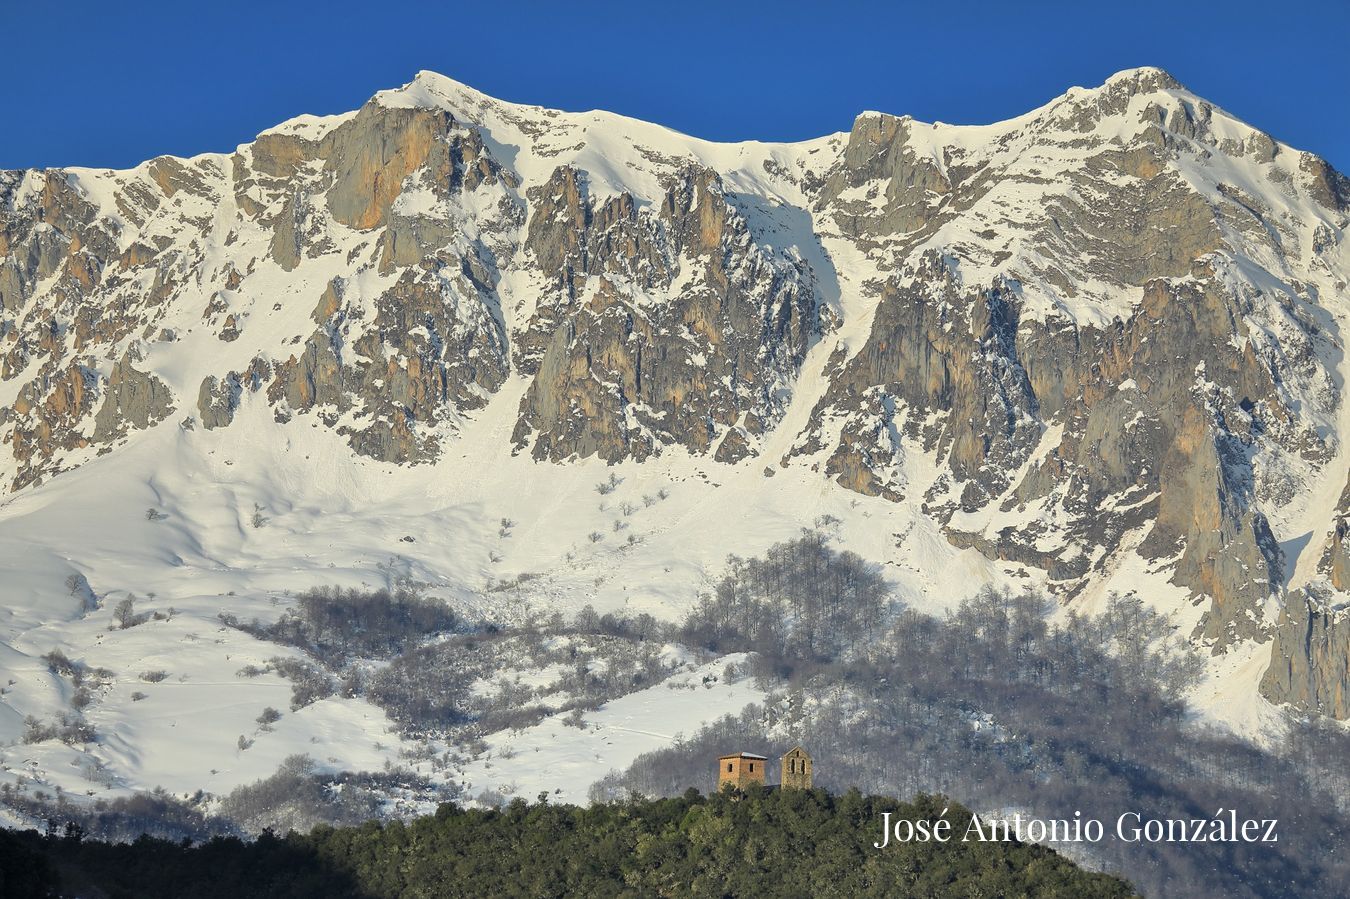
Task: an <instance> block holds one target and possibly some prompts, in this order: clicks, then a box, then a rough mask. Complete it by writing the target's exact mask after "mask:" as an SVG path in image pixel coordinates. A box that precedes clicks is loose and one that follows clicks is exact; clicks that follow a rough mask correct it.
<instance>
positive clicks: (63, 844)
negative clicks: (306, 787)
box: [0, 788, 1133, 899]
mask: <svg viewBox="0 0 1350 899" xmlns="http://www.w3.org/2000/svg"><path fill="white" fill-rule="evenodd" d="M944 808H947V809H948V814H947V815H946V819H947V820H950V821H951V822H952V830H953V831H954V832H955V833H956V834H962V833H964V832H965V830H966V827H967V825H968V824H969V822H970V812H968V811H966V810H965V809H963V808H961V807H960V806H959V805H957V804H956V803H953V802H949V801H947V800H945V799H943V798H941V797H930V796H920V797H919V798H918V799H916V800H915V801H914V802H912V803H904V802H898V801H896V800H893V799H888V798H882V797H876V796H867V797H864V796H863V795H861V794H860V793H858V792H857V791H856V790H854V791H850V792H848V793H847V794H845V795H842V796H832V795H830V794H828V793H826V792H825V791H823V790H814V791H810V792H807V791H773V792H770V791H764V790H760V789H758V788H753V789H752V792H751V793H750V794H749V795H747V796H744V797H741V796H736V795H731V794H727V795H714V796H709V797H704V796H702V795H700V794H699V793H698V792H697V791H694V790H690V791H688V792H687V793H685V794H684V795H683V796H681V797H679V798H674V799H660V800H631V801H626V802H620V803H603V804H597V805H593V806H591V807H589V808H578V807H576V806H572V805H552V804H549V803H546V802H542V801H541V802H539V803H537V804H528V803H526V802H525V801H524V800H516V801H514V802H512V803H511V804H510V805H509V806H508V807H506V808H505V809H503V810H500V811H498V810H491V811H480V810H465V809H461V808H458V807H456V806H454V805H449V804H447V805H444V806H442V807H441V809H440V810H439V811H438V812H437V813H436V814H435V815H434V816H429V817H425V818H420V819H417V820H415V821H412V822H410V823H408V824H403V823H401V822H393V823H390V824H386V825H381V824H379V823H375V822H372V823H368V824H365V825H363V826H361V827H346V828H339V829H333V828H327V827H323V828H318V829H316V830H314V831H313V832H312V833H309V834H308V835H302V834H297V833H289V834H287V835H286V836H284V837H276V836H273V835H272V834H270V833H268V834H266V835H264V837H263V838H262V839H259V840H257V841H255V842H252V843H245V842H242V841H240V840H237V839H232V838H217V839H214V840H211V841H210V842H207V843H204V844H200V845H196V846H193V845H190V844H188V843H171V842H167V841H160V840H151V839H142V840H138V841H136V842H135V843H131V844H111V845H110V844H106V843H98V842H92V841H85V840H82V839H80V836H79V834H78V833H68V834H65V835H60V836H56V835H53V836H47V837H43V836H40V835H38V834H37V833H35V832H32V831H29V832H27V833H21V834H16V833H3V832H0V887H2V888H0V896H6V897H8V896H40V895H44V893H43V891H44V890H45V891H46V895H74V894H76V893H77V892H78V893H79V894H81V895H89V894H94V893H96V891H97V892H101V893H102V894H106V895H109V896H137V897H160V896H163V897H182V896H198V897H215V896H219V897H227V896H228V897H241V896H276V897H288V899H296V897H307V896H314V897H320V896H321V897H336V896H362V897H385V896H407V897H413V896H417V897H438V899H439V897H456V896H464V897H484V896H588V897H594V899H599V897H604V896H616V897H617V896H747V897H749V896H754V897H773V896H815V897H830V896H839V897H860V896H901V895H903V896H934V897H937V896H954V897H955V896H968V897H976V896H980V897H984V896H1037V897H1065V899H1068V897H1073V899H1089V897H1126V896H1130V895H1133V893H1132V891H1131V889H1130V887H1129V886H1128V885H1127V884H1126V883H1125V882H1124V881H1121V880H1118V879H1116V878H1114V877H1110V876H1107V875H1104V874H1093V873H1089V872H1086V871H1083V870H1081V869H1079V868H1078V867H1077V866H1076V865H1074V864H1073V863H1072V862H1069V861H1067V860H1066V859H1064V858H1063V857H1062V856H1060V855H1058V854H1056V853H1055V852H1054V851H1052V850H1050V849H1046V848H1044V847H1040V846H1031V845H1025V844H1021V843H1013V842H978V841H972V842H963V841H961V840H960V839H953V840H952V841H950V842H947V843H942V844H938V843H932V842H928V843H917V842H915V843H894V842H893V843H891V845H889V846H887V847H885V848H882V849H876V848H874V845H873V844H874V842H875V841H876V840H877V839H878V835H879V833H880V828H881V822H882V820H883V818H882V815H883V813H886V812H889V813H891V815H892V819H899V818H906V819H908V820H911V821H920V820H936V819H937V817H938V816H940V815H941V814H942V811H943V809H944Z"/></svg>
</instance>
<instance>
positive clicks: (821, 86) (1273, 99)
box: [0, 0, 1350, 171]
mask: <svg viewBox="0 0 1350 899" xmlns="http://www.w3.org/2000/svg"><path fill="white" fill-rule="evenodd" d="M1178 6H1179V4H1176V3H1161V2H1153V0H1131V2H1120V0H1116V2H1111V3H1109V4H1108V3H1096V2H1094V0H1080V2H1073V3H1068V2H1036V0H1023V2H1020V3H1018V2H1005V3H985V2H981V0H964V2H957V3H953V2H937V0H930V2H926V3H889V4H883V3H857V2H839V3H824V2H820V3H799V2H793V0H782V2H778V3H743V4H737V3H733V2H730V0H723V2H719V3H708V2H701V0H694V2H689V3H683V4H670V5H667V4H658V3H643V2H641V0H633V2H630V3H562V2H555V3H537V4H536V3H511V2H491V0H487V2H485V0H476V2H474V3H471V4H458V3H439V4H411V3H401V2H396V0H364V2H347V0H332V2H328V3H302V2H286V0H275V2H272V3H261V2H253V0H236V2H215V3H212V2H207V3H202V4H198V3H186V2H175V3H168V2H143V3H135V2H131V3H121V4H112V3H107V2H103V3H86V2H83V0H75V2H65V3H44V2H36V3H35V2H30V0H0V24H2V25H3V26H4V27H3V28H0V31H4V32H7V35H6V40H5V42H4V50H3V52H0V86H2V89H3V91H4V96H5V99H6V101H7V102H6V112H5V125H4V127H3V129H0V167H3V168H16V167H22V166H34V165H94V166H110V167H124V166H129V165H133V164H135V163H136V162H139V161H141V160H143V159H146V158H149V157H151V156H155V155H158V154H161V153H174V154H178V155H190V154H193V153H200V152H205V151H221V150H230V149H232V148H233V147H235V146H236V145H237V144H239V143H241V142H244V141H247V140H249V139H251V138H252V137H253V135H255V134H257V133H258V132H259V131H261V130H263V129H264V128H267V127H269V126H270V125H273V124H275V123H277V122H279V121H281V120H283V119H286V118H289V117H291V116H293V115H296V114H298V113H302V112H309V113H333V112H341V111H344V110H348V109H354V108H355V107H357V106H359V105H360V104H361V103H362V102H363V101H364V100H365V99H367V98H368V97H369V96H370V95H371V94H372V93H374V92H375V91H377V90H380V89H382V88H386V87H395V86H397V85H399V84H402V83H404V82H406V81H408V80H409V79H411V78H412V76H413V75H414V74H415V73H416V72H417V71H418V70H419V69H434V70H436V71H439V72H442V73H444V74H446V75H449V76H451V77H453V78H456V79H458V80H460V81H464V82H467V83H468V84H471V85H473V86H474V87H477V88H478V89H480V90H483V91H485V92H487V93H490V94H493V95H494V96H498V97H502V98H504V99H508V100H517V101H522V102H530V103H538V104H542V105H546V106H555V107H560V108H563V109H591V108H597V107H598V108H604V109H611V110H615V111H617V112H622V113H625V114H628V115H633V116H638V117H640V118H644V119H649V120H653V121H657V122H660V123H662V124H664V125H668V126H670V127H672V128H676V129H679V130H681V131H686V132H689V133H691V134H695V135H698V136H700V137H707V138H712V139H736V138H759V139H764V140H774V139H796V138H806V137H813V136H817V135H820V134H825V133H828V132H831V131H837V130H842V129H846V128H848V126H849V125H850V123H851V122H852V120H853V117H854V116H855V115H856V114H857V113H858V112H859V111H861V110H864V109H879V110H884V111H887V112H894V113H897V114H902V113H909V114H911V115H914V116H915V117H917V118H919V119H923V120H933V119H941V120H942V121H947V122H959V123H969V122H989V121H994V120H997V119H1001V118H1007V117H1009V116H1011V115H1016V114H1018V113H1020V112H1024V111H1026V110H1027V109H1030V108H1032V107H1034V106H1038V105H1040V104H1041V103H1043V102H1045V101H1046V100H1048V99H1050V98H1051V97H1054V96H1056V95H1058V94H1060V93H1062V92H1063V91H1064V90H1065V89H1066V88H1068V87H1070V86H1071V85H1075V84H1078V85H1085V86H1090V85H1095V84H1099V83H1101V82H1102V81H1103V80H1105V78H1106V77H1107V76H1108V75H1110V74H1111V73H1112V72H1115V71H1117V70H1119V69H1123V68H1129V67H1133V66H1139V65H1156V66H1161V67H1162V68H1165V69H1167V70H1169V71H1170V72H1172V73H1173V74H1174V75H1175V76H1176V77H1177V78H1178V79H1180V80H1181V81H1182V83H1184V84H1186V85H1187V86H1188V87H1190V88H1191V89H1192V90H1194V91H1195V92H1197V93H1199V94H1201V95H1202V96H1205V97H1207V98H1209V99H1210V100H1212V101H1214V102H1215V103H1217V104H1218V105H1220V106H1223V107H1224V108H1226V109H1228V110H1229V111H1231V112H1233V113H1234V114H1236V115H1238V116H1239V117H1241V118H1243V119H1246V120H1247V121H1249V122H1251V123H1252V124H1254V125H1256V126H1258V127H1261V128H1263V129H1265V130H1266V131H1269V132H1270V133H1271V134H1273V135H1275V136H1276V137H1277V138H1279V139H1280V140H1283V141H1285V142H1287V143H1290V144H1293V145H1294V146H1296V147H1299V148H1300V149H1307V150H1312V151H1313V152H1316V153H1319V154H1320V155H1322V156H1325V157H1326V158H1328V159H1329V160H1330V161H1331V162H1332V163H1333V164H1335V165H1336V166H1337V167H1338V168H1340V169H1342V170H1343V171H1345V170H1350V63H1348V62H1347V56H1348V54H1347V47H1348V46H1350V45H1347V36H1350V0H1325V2H1319V0H1308V2H1297V0H1285V2H1281V3H1259V4H1258V3H1252V2H1245V0H1234V2H1228V3H1215V2H1208V3H1191V4H1189V5H1188V6H1187V7H1186V8H1180V9H1179V8H1178Z"/></svg>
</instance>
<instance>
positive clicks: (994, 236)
mask: <svg viewBox="0 0 1350 899" xmlns="http://www.w3.org/2000/svg"><path fill="white" fill-rule="evenodd" d="M1347 227H1350V180H1348V179H1346V178H1345V177H1344V176H1342V175H1341V174H1339V173H1338V172H1336V171H1335V170H1334V169H1333V168H1331V167H1330V166H1329V165H1328V164H1327V163H1326V162H1324V161H1323V160H1320V159H1318V158H1317V157H1315V156H1313V155H1311V154H1308V153H1303V152H1300V151H1297V150H1294V149H1292V148H1290V147H1287V146H1285V145H1283V144H1281V143H1279V142H1278V141H1277V140H1275V139H1274V138H1272V137H1270V136H1269V135H1266V134H1264V133H1262V132H1261V131H1259V130H1258V129H1255V128H1253V127H1251V126H1249V125H1246V124H1245V123H1242V122H1240V121H1238V120H1237V119H1235V118H1233V117H1232V116H1230V115H1228V114H1227V113H1225V112H1223V111H1222V110H1221V109H1219V108H1217V107H1215V106H1214V105H1212V104H1210V103H1209V102H1207V101H1205V100H1203V99H1201V98H1199V97H1196V96H1195V95H1193V94H1191V93H1190V92H1188V91H1187V90H1186V89H1185V88H1184V87H1183V86H1181V85H1180V84H1178V83H1177V82H1176V81H1175V80H1173V79H1172V78H1171V77H1170V76H1168V75H1167V74H1166V73H1163V72H1160V71H1158V70H1155V69H1140V70H1135V71H1131V72H1125V73H1121V74H1120V75H1118V76H1115V77H1113V78H1112V79H1110V80H1109V81H1108V82H1107V83H1106V84H1105V85H1102V86H1100V87H1098V88H1095V89H1091V90H1084V89H1079V88H1075V89H1073V90H1071V91H1069V92H1068V93H1067V94H1065V95H1064V96H1063V97H1060V98H1057V99H1055V100H1053V101H1052V102H1050V103H1049V104H1047V105H1046V106H1044V107H1042V108H1040V109H1037V110H1034V111H1032V112H1030V113H1028V114H1026V115H1024V116H1021V117H1019V118H1016V119H1013V120H1010V121H1008V122H1003V123H998V124H995V125H989V126H980V127H954V126H946V125H941V124H927V123H921V122H917V121H914V120H912V119H910V118H907V117H895V116H891V115H885V114H880V113H865V114H863V115H861V116H859V117H858V118H857V120H856V121H855V122H854V123H853V125H852V128H851V129H850V130H849V131H848V132H846V133H841V134H838V135H831V136H827V137H825V138H821V139H819V140H815V141H808V142H805V143H801V144H787V145H769V144H756V143H748V144H738V145H717V144H709V143H707V142H703V141H698V140H695V139H693V138H688V137H685V136H683V135H678V134H674V133H672V132H669V131H666V130H664V129H660V128H657V127H655V126H651V125H647V124H645V123H640V122H634V121H632V120H628V119H623V118H622V117H618V116H611V115H608V114H603V113H562V112H557V111H553V110H545V109H538V108H534V107H526V106H518V105H514V104H508V103H502V102H499V101H496V100H493V99H491V98H488V97H484V96H483V95H481V94H477V93H476V92H473V91H472V90H470V89H468V88H465V87H463V86H462V85H458V84H456V83H454V82H452V81H449V80H448V79H444V78H442V77H440V76H436V75H432V74H430V73H423V74H422V75H419V76H418V78H417V79H416V80H415V81H413V82H412V83H410V84H409V85H406V86H405V87H404V88H401V89H399V90H396V91H389V92H384V93H381V94H379V95H377V96H376V97H374V98H373V99H372V100H371V101H369V102H368V103H366V104H365V105H364V106H363V107H361V109H359V110H357V111H355V112H352V113H349V114H346V115H342V116H334V117H327V118H316V117H301V118H299V119H295V120H293V121H291V122H288V123H285V124H283V125H281V126H279V127H278V128H276V129H273V130H272V131H269V132H267V133H264V134H263V135H260V136H259V137H258V138H257V140H255V141H253V142H252V143H250V144H246V145H243V146H241V147H239V148H238V150H237V151H235V152H234V153H229V154H215V155H205V156H200V157H196V158H193V159H174V158H169V157H162V158H159V159H155V160H151V161H150V162H147V163H145V164H144V165H142V166H139V167H138V168H136V169H134V170H130V171H125V172H112V171H102V170H89V169H70V170H45V171H37V170H33V171H18V172H4V173H0V434H3V449H2V450H0V473H3V475H4V480H5V483H6V486H7V488H8V490H9V491H11V492H17V491H26V490H32V489H35V488H39V487H40V486H41V485H42V484H43V483H45V482H47V481H49V480H50V479H51V478H52V477H53V476H54V475H57V474H59V473H61V472H63V471H68V470H70V469H72V468H76V467H78V466H80V465H82V464H84V463H86V462H88V461H89V460H90V459H92V458H95V457H96V456H98V455H100V454H106V453H109V452H116V451H117V450H118V448H119V447H123V446H125V445H127V444H129V443H131V442H134V441H135V440H136V439H137V435H138V434H142V433H145V432H147V431H150V430H152V429H155V428H167V427H177V428H181V429H183V430H185V431H196V430H197V429H201V430H203V431H210V432H220V431H225V432H228V431H230V430H231V429H240V428H244V427H257V426H259V425H258V422H265V423H270V424H269V425H268V426H270V427H276V428H282V429H297V428H306V429H312V428H318V429H323V430H324V431H330V432H332V433H333V434H334V435H336V436H337V437H338V438H339V439H341V440H342V441H344V442H345V444H346V446H347V447H348V450H349V451H350V453H351V455H352V457H353V459H356V458H364V459H368V460H374V461H377V462H379V463H382V464H393V465H408V466H415V465H424V464H425V465H434V464H437V463H438V462H441V461H443V460H444V459H446V458H447V456H451V455H453V454H454V453H455V451H456V441H457V439H459V434H460V433H461V431H462V429H463V428H464V426H465V425H466V423H467V422H471V421H473V420H474V418H475V416H477V415H479V414H481V413H482V411H483V410H484V409H485V408H486V407H488V406H489V405H490V404H492V403H493V402H494V400H497V399H499V398H500V399H501V401H502V402H503V403H505V404H508V405H509V407H510V411H511V421H510V424H509V427H508V428H507V429H506V430H505V431H504V432H503V433H502V434H501V447H500V452H501V453H503V454H510V453H516V454H521V455H524V456H528V457H529V458H532V459H533V460H536V463H537V464H539V465H568V464H572V463H574V462H575V460H579V459H588V458H598V459H600V460H604V461H605V462H609V463H620V462H627V461H645V460H659V459H662V458H675V457H681V456H693V457H698V458H705V459H707V460H708V461H709V462H710V463H712V464H716V465H724V466H732V467H734V466H746V467H753V469H754V470H755V471H756V472H759V471H763V473H764V478H765V479H764V481H763V483H764V485H765V486H764V490H765V491H769V490H771V489H772V487H771V484H772V482H771V481H770V480H768V478H769V477H770V476H772V475H773V474H774V473H775V471H781V470H783V469H787V468H806V469H809V470H812V471H814V472H817V473H818V475H819V479H820V481H821V484H822V489H825V488H824V485H827V484H833V485H835V487H832V488H830V489H840V490H847V491H854V492H856V493H857V494H860V495H863V496H868V497H879V498H882V499H884V500H886V501H887V502H890V503H894V504H897V505H905V504H912V505H913V507H914V509H915V513H916V514H917V515H921V516H923V517H924V518H926V519H927V520H929V521H931V522H933V523H935V525H936V527H938V528H939V529H940V533H941V534H942V535H943V536H944V537H945V539H946V541H948V542H949V543H950V544H951V545H952V546H953V547H956V548H962V549H968V550H971V551H973V552H975V553H978V554H980V555H981V556H982V557H984V558H987V559H989V560H993V561H994V562H995V563H997V564H998V565H999V566H1002V567H1003V569H1004V570H1006V571H1007V572H1008V573H1009V574H1010V576H1014V577H1027V578H1034V579H1037V580H1040V581H1043V582H1045V583H1047V584H1048V585H1049V586H1051V587H1052V589H1054V591H1055V592H1056V593H1057V595H1059V596H1060V597H1061V599H1062V600H1063V601H1064V602H1065V603H1067V604H1072V603H1074V602H1076V601H1079V600H1080V599H1082V600H1083V601H1088V600H1089V599H1090V597H1091V596H1093V595H1094V594H1095V593H1096V592H1100V591H1101V590H1104V589H1108V588H1114V586H1115V585H1116V584H1117V582H1118V581H1119V579H1120V578H1122V577H1124V575H1123V574H1122V572H1130V571H1139V572H1144V573H1146V574H1147V575H1148V576H1155V575H1156V576H1158V577H1160V578H1162V579H1163V580H1164V581H1165V582H1166V583H1167V584H1169V585H1170V586H1171V587H1174V588H1175V590H1176V591H1177V594H1178V595H1179V596H1180V597H1181V598H1182V603H1183V604H1185V605H1187V606H1194V607H1195V609H1196V611H1195V614H1193V615H1192V616H1191V617H1190V618H1189V619H1188V620H1189V621H1191V622H1192V624H1190V625H1188V632H1189V633H1190V635H1191V637H1192V638H1193V639H1194V640H1196V641H1197V642H1200V643H1202V644H1204V645H1205V646H1207V647H1209V648H1210V649H1211V650H1212V651H1213V652H1214V653H1215V654H1223V653H1226V652H1228V651H1230V650H1232V649H1234V648H1235V647H1250V646H1252V645H1254V644H1261V645H1262V646H1267V645H1268V646H1269V650H1265V649H1263V650H1262V651H1263V652H1265V651H1269V652H1271V653H1273V655H1272V664H1271V665H1270V668H1269V670H1268V672H1267V674H1266V675H1265V677H1264V680H1262V682H1261V689H1262V691H1263V692H1264V694H1265V695H1266V696H1267V697H1268V698H1269V699H1270V700H1271V701H1274V702H1277V703H1285V702H1287V703H1293V704H1295V705H1297V706H1299V707H1302V708H1309V709H1315V710H1318V711H1322V712H1324V713H1326V714H1332V715H1335V716H1337V717H1347V716H1350V709H1347V706H1346V703H1345V665H1346V660H1347V658H1350V645H1348V644H1347V639H1346V634H1345V628H1344V627H1343V624H1344V621H1343V618H1344V616H1343V615H1342V614H1340V613H1339V612H1337V611H1336V609H1337V608H1339V607H1340V605H1343V604H1344V595H1345V592H1347V591H1350V576H1348V575H1347V573H1346V572H1347V571H1350V568H1348V567H1347V565H1350V563H1347V562H1346V558H1345V550H1344V548H1343V547H1342V541H1343V540H1344V536H1345V535H1344V529H1345V526H1344V516H1345V514H1346V513H1347V509H1346V501H1345V499H1344V498H1342V500H1341V502H1340V503H1339V505H1335V504H1333V503H1330V502H1327V501H1324V500H1323V499H1322V497H1324V496H1326V495H1328V493H1329V492H1330V493H1331V494H1336V493H1339V492H1340V491H1341V490H1342V489H1343V488H1344V485H1345V484H1346V483H1347V475H1348V474H1350V449H1348V448H1347V445H1346V439H1347V437H1350V415H1347V413H1346V410H1345V407H1344V404H1343V403H1342V401H1341V390H1342V386H1343V384H1344V383H1345V377H1346V374H1347V368H1346V363H1345V361H1344V360H1345V338H1344V334H1343V328H1344V327H1345V326H1346V325H1347V324H1350V289H1347V279H1348V278H1350V250H1347V242H1346V240H1345V234H1346V229H1347ZM243 419H247V420H248V422H249V423H248V424H247V425H245V424H241V420H243ZM803 523H807V522H803ZM897 546H900V544H897ZM1338 597H1340V598H1338ZM1165 601H1171V600H1165Z"/></svg>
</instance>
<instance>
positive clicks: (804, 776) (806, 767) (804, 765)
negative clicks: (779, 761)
mask: <svg viewBox="0 0 1350 899" xmlns="http://www.w3.org/2000/svg"><path fill="white" fill-rule="evenodd" d="M778 782H779V783H780V784H782V788H783V789H784V790H809V789H811V756H809V755H807V754H806V750H805V749H803V748H801V747H800V746H797V747H795V748H794V749H792V750H791V751H789V752H788V754H787V755H785V756H783V772H782V774H781V775H780V776H779V779H778Z"/></svg>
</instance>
